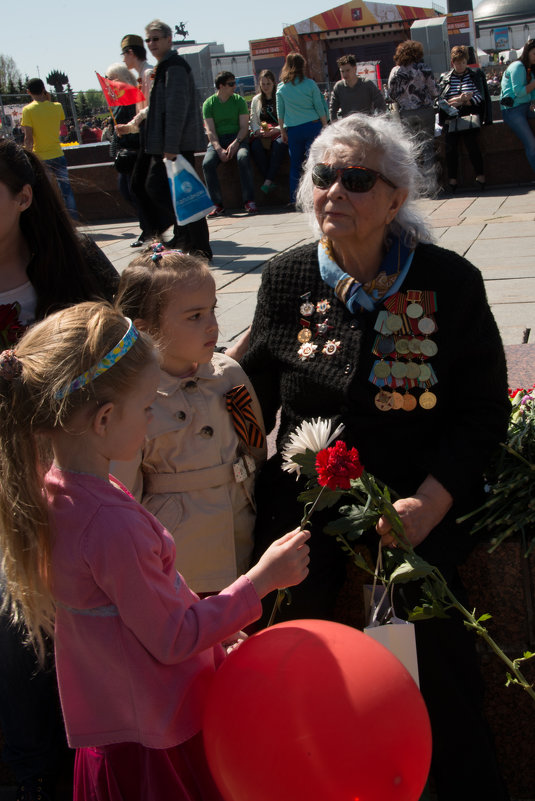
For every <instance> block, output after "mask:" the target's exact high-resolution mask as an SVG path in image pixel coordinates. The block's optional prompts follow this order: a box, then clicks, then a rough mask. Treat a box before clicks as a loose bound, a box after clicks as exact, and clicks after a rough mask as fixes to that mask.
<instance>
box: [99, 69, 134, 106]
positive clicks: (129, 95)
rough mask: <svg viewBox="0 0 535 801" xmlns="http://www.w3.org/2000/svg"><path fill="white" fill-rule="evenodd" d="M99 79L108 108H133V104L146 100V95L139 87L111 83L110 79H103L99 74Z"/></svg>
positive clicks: (118, 82) (117, 82)
mask: <svg viewBox="0 0 535 801" xmlns="http://www.w3.org/2000/svg"><path fill="white" fill-rule="evenodd" d="M97 78H98V80H99V83H100V86H101V87H102V91H103V92H104V97H105V98H106V103H107V104H108V106H131V105H132V104H133V103H139V102H140V100H145V95H144V94H143V92H142V91H141V89H138V88H137V86H131V85H130V84H129V83H123V81H110V79H109V78H103V77H102V75H99V74H98V72H97Z"/></svg>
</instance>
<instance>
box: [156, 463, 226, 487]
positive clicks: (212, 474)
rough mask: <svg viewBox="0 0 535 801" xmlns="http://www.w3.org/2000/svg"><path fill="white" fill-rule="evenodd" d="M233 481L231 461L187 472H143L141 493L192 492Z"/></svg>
mask: <svg viewBox="0 0 535 801" xmlns="http://www.w3.org/2000/svg"><path fill="white" fill-rule="evenodd" d="M235 481H236V479H235V477H234V470H233V468H232V462H228V464H218V465H216V466H215V467H205V468H203V469H202V470H188V472H187V473H145V474H144V475H143V494H150V495H167V494H170V493H173V492H194V491H195V490H203V489H209V488H210V487H218V486H220V485H221V484H228V483H230V482H232V483H234V482H235Z"/></svg>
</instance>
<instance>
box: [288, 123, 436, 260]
mask: <svg viewBox="0 0 535 801" xmlns="http://www.w3.org/2000/svg"><path fill="white" fill-rule="evenodd" d="M336 145H345V146H346V147H349V148H351V149H352V150H355V151H358V152H359V158H365V156H366V153H367V152H369V151H373V153H374V155H376V156H378V158H379V163H380V167H379V169H380V171H381V172H382V173H383V174H384V175H385V177H387V178H389V179H390V180H391V181H392V183H393V184H395V185H396V186H397V187H400V188H402V189H406V190H407V192H408V195H407V200H406V201H405V203H404V204H403V206H402V207H401V208H400V210H399V211H398V213H397V215H396V217H395V218H394V220H393V221H392V222H391V223H390V225H389V226H388V230H387V235H388V234H389V233H390V234H392V235H396V236H400V237H401V238H402V239H403V240H404V241H405V242H406V243H407V244H408V245H409V246H411V247H414V246H415V245H416V244H418V242H431V241H433V234H432V232H431V230H430V226H429V225H428V223H427V221H426V220H425V218H424V216H423V214H422V213H421V212H420V210H419V209H418V206H417V203H416V201H417V200H418V199H419V198H421V197H422V196H423V195H424V193H425V194H429V189H430V185H431V186H432V187H433V186H434V184H435V183H436V180H435V179H434V177H433V176H431V175H427V174H424V172H423V170H422V168H421V167H420V166H419V165H418V160H419V158H420V155H421V150H422V144H421V141H419V140H418V139H417V138H416V137H415V136H413V135H411V133H410V132H409V131H408V130H407V128H405V127H404V126H403V125H402V124H401V123H400V122H398V121H397V120H395V119H393V118H392V117H390V116H389V115H387V114H376V115H373V116H370V115H368V114H350V115H349V116H348V117H344V118H343V119H341V120H337V121H336V122H334V123H332V124H331V125H328V126H327V127H326V128H324V129H323V131H322V132H321V133H320V135H319V136H318V137H317V138H316V139H315V140H314V142H313V143H312V146H311V148H310V151H309V154H308V158H307V160H306V162H305V165H304V167H303V174H302V176H301V180H300V182H299V189H298V191H297V206H298V208H300V209H302V210H303V211H304V212H305V213H306V214H308V216H309V222H310V223H311V227H312V230H313V231H314V234H315V235H316V236H318V235H319V236H321V230H320V227H319V223H318V221H317V219H316V216H315V214H314V200H313V194H314V185H313V183H312V169H313V167H314V165H315V164H318V163H321V162H323V161H324V158H325V153H327V152H328V151H330V150H333V148H335V147H336Z"/></svg>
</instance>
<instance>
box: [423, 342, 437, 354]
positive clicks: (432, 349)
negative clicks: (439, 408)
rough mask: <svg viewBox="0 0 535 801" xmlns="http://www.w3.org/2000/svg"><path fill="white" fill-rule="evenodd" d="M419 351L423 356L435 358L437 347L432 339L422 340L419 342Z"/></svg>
mask: <svg viewBox="0 0 535 801" xmlns="http://www.w3.org/2000/svg"><path fill="white" fill-rule="evenodd" d="M420 350H421V351H422V353H423V354H424V356H428V357H431V356H436V355H437V353H438V345H437V344H436V342H434V341H433V340H432V339H422V341H421V342H420Z"/></svg>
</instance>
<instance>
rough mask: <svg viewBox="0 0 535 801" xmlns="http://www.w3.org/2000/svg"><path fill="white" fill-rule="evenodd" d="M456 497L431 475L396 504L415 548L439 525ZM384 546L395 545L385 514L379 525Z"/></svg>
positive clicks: (379, 532) (406, 532)
mask: <svg viewBox="0 0 535 801" xmlns="http://www.w3.org/2000/svg"><path fill="white" fill-rule="evenodd" d="M452 503H453V498H452V497H451V495H450V493H449V492H448V490H447V489H446V488H445V487H443V486H442V484H441V483H440V482H439V481H437V480H436V478H434V477H433V476H431V475H429V476H427V478H426V479H425V481H424V482H423V483H422V484H421V485H420V486H419V487H418V489H417V491H416V492H415V493H414V495H413V496H411V497H410V498H400V500H399V501H396V502H395V503H394V508H395V510H396V512H397V513H398V515H399V516H400V518H401V522H402V523H403V526H404V528H405V534H406V536H407V539H408V541H409V542H410V544H411V545H412V546H413V548H415V547H416V546H417V545H419V544H420V543H421V542H423V541H424V540H425V538H426V537H427V535H428V534H429V532H430V531H432V530H433V529H434V528H435V526H438V524H439V523H440V521H441V520H442V519H443V518H444V517H445V515H446V513H447V512H448V511H449V509H450V508H451V505H452ZM376 529H377V533H378V534H379V536H380V537H381V540H382V544H383V545H385V546H391V545H395V543H396V539H395V537H394V536H393V534H392V526H391V525H390V523H389V522H388V520H387V518H386V517H381V519H380V520H379V522H378V523H377V526H376Z"/></svg>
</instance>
